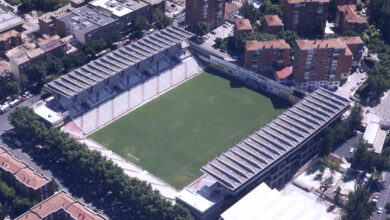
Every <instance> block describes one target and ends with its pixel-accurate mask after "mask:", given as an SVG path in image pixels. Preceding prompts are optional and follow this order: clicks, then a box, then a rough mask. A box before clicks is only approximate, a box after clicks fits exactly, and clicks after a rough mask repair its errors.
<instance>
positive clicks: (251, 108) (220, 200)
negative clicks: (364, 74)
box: [34, 26, 349, 219]
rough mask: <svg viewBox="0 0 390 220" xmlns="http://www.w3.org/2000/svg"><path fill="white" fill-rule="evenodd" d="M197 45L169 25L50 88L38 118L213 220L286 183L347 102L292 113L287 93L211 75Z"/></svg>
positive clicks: (244, 76)
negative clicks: (263, 186) (251, 194)
mask: <svg viewBox="0 0 390 220" xmlns="http://www.w3.org/2000/svg"><path fill="white" fill-rule="evenodd" d="M191 37H193V34H191V33H189V32H187V31H185V30H183V29H180V28H177V27H175V26H170V27H168V28H165V29H163V30H160V31H156V32H154V33H152V34H151V35H149V36H146V37H144V38H142V39H141V40H139V41H137V42H135V43H132V44H130V45H128V46H125V47H122V48H119V49H117V50H115V51H113V52H110V53H108V54H106V55H104V56H103V57H101V58H98V59H97V60H95V61H92V62H90V63H88V64H86V65H84V66H82V67H80V68H78V69H76V70H74V71H72V72H70V73H68V74H66V75H64V76H62V77H60V78H58V79H56V80H54V81H52V82H50V83H48V84H47V85H46V86H45V88H46V90H47V91H48V92H49V93H51V94H52V96H53V97H51V98H49V99H47V100H46V101H45V102H43V103H37V104H36V105H35V107H34V110H35V112H36V113H37V114H38V115H40V116H41V118H43V119H44V120H45V121H46V122H47V123H49V124H51V125H53V126H58V127H61V129H62V130H63V131H64V132H67V133H69V134H70V135H71V136H72V137H73V138H75V139H77V140H79V141H80V142H82V143H85V144H86V145H87V146H88V147H89V148H90V149H92V150H98V151H100V152H101V153H102V154H103V155H104V156H106V157H107V158H108V159H111V160H112V161H113V162H115V163H116V164H117V165H118V166H120V167H122V168H123V170H124V172H125V173H126V174H127V175H129V176H131V177H135V178H138V179H140V180H144V181H146V182H148V183H150V184H151V186H152V187H153V188H154V189H156V190H158V191H160V193H161V194H162V195H163V196H164V197H165V198H167V199H170V200H176V201H177V202H178V203H181V204H183V205H184V206H186V207H187V208H189V210H190V211H191V212H192V213H193V214H194V215H195V216H196V218H199V219H209V218H215V217H216V216H218V214H219V213H221V211H222V210H223V209H225V208H226V206H227V205H228V204H231V202H232V201H234V200H236V199H237V198H240V197H242V196H243V195H244V194H245V192H248V191H249V190H250V189H252V188H253V187H255V186H256V185H259V184H260V183H261V182H265V183H267V184H268V185H269V186H270V187H271V188H280V187H282V186H283V185H284V184H285V183H286V182H288V181H289V180H290V179H291V177H292V175H293V174H294V173H295V172H296V171H297V170H298V169H299V168H300V167H301V166H302V165H304V163H305V162H307V161H308V160H309V159H311V158H312V157H313V156H314V155H315V151H314V149H315V146H316V141H317V136H318V135H317V134H318V133H320V132H321V130H323V129H324V128H325V127H326V126H328V125H329V124H330V123H332V122H333V121H334V120H336V119H337V118H339V117H340V116H341V115H342V114H343V113H344V112H345V111H346V110H347V109H348V108H349V100H348V99H345V98H343V97H340V96H337V95H335V94H334V93H332V92H330V91H328V90H325V89H318V90H316V91H315V92H313V93H311V94H309V95H307V96H306V97H305V98H303V99H302V100H300V101H299V102H297V103H296V104H295V105H294V106H292V107H291V106H290V105H291V104H290V103H289V102H288V101H287V99H289V100H291V98H293V97H291V96H292V95H291V94H292V93H293V90H292V89H291V88H289V87H286V86H284V85H281V84H279V83H277V82H275V81H272V80H269V79H265V78H264V77H261V76H259V75H258V74H255V73H253V72H250V71H247V70H245V69H243V68H240V67H238V66H236V65H234V64H230V63H227V62H224V61H223V60H220V59H218V58H213V57H210V61H209V62H210V65H211V66H212V67H214V69H218V71H216V70H215V71H214V70H211V69H206V70H205V69H204V66H203V65H202V64H201V63H200V62H198V61H197V59H196V58H195V57H194V56H193V55H192V54H191V52H190V51H189V50H188V47H189V43H188V39H189V38H191ZM221 72H224V73H221ZM259 91H266V92H259ZM281 97H282V98H281ZM259 128H260V129H259ZM248 134H252V135H249V136H248ZM231 146H233V147H231ZM229 147H231V148H229ZM218 155H219V156H218ZM184 186H186V187H184ZM183 187H184V188H183ZM180 189H182V190H181V191H180V192H178V190H180Z"/></svg>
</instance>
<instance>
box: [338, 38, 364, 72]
mask: <svg viewBox="0 0 390 220" xmlns="http://www.w3.org/2000/svg"><path fill="white" fill-rule="evenodd" d="M340 39H341V40H342V41H343V42H344V43H345V44H346V45H347V46H348V48H349V50H350V51H351V53H352V63H351V66H352V67H358V66H360V64H361V59H362V55H363V51H364V49H363V47H364V42H363V40H362V39H361V38H360V37H341V38H340Z"/></svg>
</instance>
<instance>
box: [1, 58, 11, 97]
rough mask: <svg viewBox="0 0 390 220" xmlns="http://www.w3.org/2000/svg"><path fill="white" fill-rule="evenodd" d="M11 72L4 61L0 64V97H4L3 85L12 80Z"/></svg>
mask: <svg viewBox="0 0 390 220" xmlns="http://www.w3.org/2000/svg"><path fill="white" fill-rule="evenodd" d="M13 78H14V76H13V74H12V73H11V72H10V71H9V70H8V68H7V66H6V64H5V63H2V64H0V97H4V96H5V95H4V92H5V85H6V84H7V83H8V82H10V81H11V80H13Z"/></svg>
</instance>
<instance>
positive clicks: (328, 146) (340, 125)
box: [318, 105, 362, 156]
mask: <svg viewBox="0 0 390 220" xmlns="http://www.w3.org/2000/svg"><path fill="white" fill-rule="evenodd" d="M361 120H362V109H361V106H359V105H355V106H354V107H353V108H352V109H351V113H350V115H349V116H348V118H346V119H344V120H338V121H336V122H334V123H333V124H332V125H330V126H328V127H327V128H325V129H324V131H323V132H322V134H321V136H320V140H319V143H318V151H319V155H320V156H325V155H328V154H329V153H331V152H333V151H334V150H335V149H336V148H337V147H339V146H340V145H341V144H342V143H344V142H345V141H346V140H347V139H348V138H351V137H352V136H353V135H354V134H355V130H356V129H358V128H360V127H361V125H360V122H361Z"/></svg>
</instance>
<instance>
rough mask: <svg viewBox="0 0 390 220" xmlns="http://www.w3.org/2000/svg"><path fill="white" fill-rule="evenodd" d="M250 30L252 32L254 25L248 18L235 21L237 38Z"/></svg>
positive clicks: (234, 29) (234, 32)
mask: <svg viewBox="0 0 390 220" xmlns="http://www.w3.org/2000/svg"><path fill="white" fill-rule="evenodd" d="M250 32H252V25H251V22H250V21H249V20H248V19H246V18H242V19H236V20H235V21H234V27H233V35H234V37H235V38H238V37H239V36H240V35H241V34H243V33H250Z"/></svg>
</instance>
